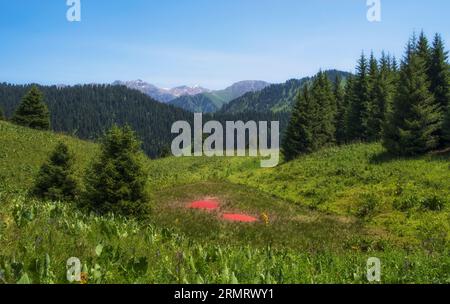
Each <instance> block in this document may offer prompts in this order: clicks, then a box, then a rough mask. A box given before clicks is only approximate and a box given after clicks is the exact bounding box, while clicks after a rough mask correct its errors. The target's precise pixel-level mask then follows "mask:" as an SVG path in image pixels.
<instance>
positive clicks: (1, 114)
mask: <svg viewBox="0 0 450 304" xmlns="http://www.w3.org/2000/svg"><path fill="white" fill-rule="evenodd" d="M3 119H5V114H4V113H3V109H2V108H1V107H0V120H3Z"/></svg>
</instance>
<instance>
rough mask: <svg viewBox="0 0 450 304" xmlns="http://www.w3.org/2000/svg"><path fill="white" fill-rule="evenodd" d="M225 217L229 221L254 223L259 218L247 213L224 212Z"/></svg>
mask: <svg viewBox="0 0 450 304" xmlns="http://www.w3.org/2000/svg"><path fill="white" fill-rule="evenodd" d="M223 219H224V220H227V221H232V222H242V223H254V222H257V221H258V219H256V218H254V217H252V216H248V215H245V214H224V215H223Z"/></svg>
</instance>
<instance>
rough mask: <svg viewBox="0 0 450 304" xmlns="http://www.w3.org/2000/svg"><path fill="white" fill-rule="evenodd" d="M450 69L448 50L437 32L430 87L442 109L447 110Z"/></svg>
mask: <svg viewBox="0 0 450 304" xmlns="http://www.w3.org/2000/svg"><path fill="white" fill-rule="evenodd" d="M449 69H450V66H449V63H448V52H446V51H445V48H444V42H443V41H442V38H441V36H440V35H439V34H436V36H435V37H434V41H433V47H432V49H431V60H430V89H431V92H432V93H433V94H434V97H435V98H436V102H437V103H438V104H439V106H440V107H441V108H442V111H445V110H446V109H447V106H448V105H449V103H450V70H449Z"/></svg>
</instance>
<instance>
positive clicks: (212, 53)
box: [0, 0, 450, 89]
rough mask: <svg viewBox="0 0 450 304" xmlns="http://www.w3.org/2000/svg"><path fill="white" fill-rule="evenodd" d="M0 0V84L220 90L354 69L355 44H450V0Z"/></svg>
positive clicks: (397, 50)
mask: <svg viewBox="0 0 450 304" xmlns="http://www.w3.org/2000/svg"><path fill="white" fill-rule="evenodd" d="M381 3H382V22H380V23H370V22H368V21H367V19H366V13H367V6H366V0H158V1H157V0H81V5H82V20H81V22H79V23H69V22H68V21H67V20H66V11H67V9H68V7H67V6H66V0H13V1H10V0H0V41H1V42H0V43H1V44H0V81H1V82H3V81H6V82H11V83H29V82H37V83H42V84H59V83H65V84H76V83H91V82H100V83H107V82H112V81H114V80H117V79H120V80H132V79H138V78H140V79H143V80H145V81H148V82H150V83H154V84H156V85H158V86H161V87H174V86H177V85H184V84H186V85H201V86H204V87H208V88H212V89H218V88H223V87H226V86H228V85H230V84H232V83H233V82H236V81H239V80H246V79H254V80H266V81H269V82H273V83H277V82H284V81H285V80H287V79H290V78H299V77H303V76H308V75H312V74H314V73H316V72H317V71H318V70H319V69H328V68H337V69H342V70H346V71H352V70H353V69H354V65H355V61H356V59H357V57H358V56H359V54H360V53H361V51H362V50H365V51H367V52H370V50H373V51H374V52H375V53H376V54H379V53H380V52H381V50H382V49H384V50H386V51H389V52H391V53H394V54H396V55H398V56H401V54H402V51H403V48H404V46H405V43H406V41H407V39H408V37H409V36H410V35H411V33H412V32H413V31H414V30H415V31H420V30H421V29H423V30H424V31H425V33H427V34H428V35H430V36H431V35H432V34H433V33H434V32H440V33H441V34H442V36H443V38H444V39H445V40H446V42H447V46H448V45H449V42H450V34H449V32H448V29H449V28H450V18H448V16H447V14H448V12H449V11H450V1H448V0H428V1H425V0H423V1H422V0H381Z"/></svg>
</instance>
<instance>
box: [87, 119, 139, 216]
mask: <svg viewBox="0 0 450 304" xmlns="http://www.w3.org/2000/svg"><path fill="white" fill-rule="evenodd" d="M140 146H141V143H140V141H139V140H138V139H137V138H136V135H135V133H134V131H133V130H132V129H131V128H130V127H129V126H125V127H123V128H120V127H118V126H116V125H115V126H113V127H112V128H111V129H110V130H109V131H108V132H107V133H106V135H105V136H104V138H103V139H102V142H101V152H100V155H99V157H98V159H97V160H96V161H95V162H94V163H93V165H92V167H91V168H90V170H89V171H88V173H87V175H86V183H85V184H86V193H85V201H86V203H87V204H88V206H89V207H90V208H91V209H93V210H95V211H97V212H100V213H108V212H113V213H119V214H123V215H132V216H141V215H145V214H146V213H147V210H148V206H147V204H148V196H147V192H146V189H145V186H146V180H147V177H146V174H145V172H144V169H143V163H142V157H143V153H142V151H141V148H140Z"/></svg>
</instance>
